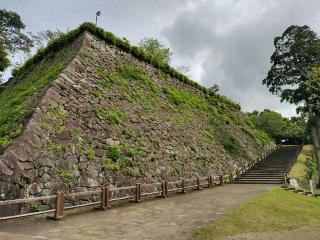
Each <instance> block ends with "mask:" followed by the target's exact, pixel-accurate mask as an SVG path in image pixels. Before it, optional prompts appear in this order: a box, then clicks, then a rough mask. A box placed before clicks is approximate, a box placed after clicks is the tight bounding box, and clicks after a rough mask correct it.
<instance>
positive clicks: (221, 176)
mask: <svg viewBox="0 0 320 240" xmlns="http://www.w3.org/2000/svg"><path fill="white" fill-rule="evenodd" d="M223 178H224V176H223V174H222V175H220V185H221V186H222V185H223V182H224V181H223Z"/></svg>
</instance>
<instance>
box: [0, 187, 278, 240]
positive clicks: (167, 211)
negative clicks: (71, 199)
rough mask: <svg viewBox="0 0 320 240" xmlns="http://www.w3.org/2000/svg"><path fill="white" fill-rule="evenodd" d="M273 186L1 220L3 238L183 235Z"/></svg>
mask: <svg viewBox="0 0 320 240" xmlns="http://www.w3.org/2000/svg"><path fill="white" fill-rule="evenodd" d="M273 187H275V186H274V185H250V184H248V185H239V184H238V185H237V184H231V185H225V186H223V187H216V188H214V189H203V190H201V191H193V192H190V193H188V194H175V195H174V196H172V197H169V198H167V199H155V200H151V201H145V202H142V203H139V204H133V203H131V204H126V205H124V206H121V207H114V208H111V209H110V210H107V211H93V210H91V209H90V210H89V211H88V210H87V211H86V212H82V213H81V214H69V215H67V217H66V218H65V219H64V220H62V221H59V222H56V221H52V220H47V219H45V218H44V217H42V218H29V219H25V220H23V221H10V222H6V223H3V222H2V223H0V224H1V225H0V239H1V240H13V239H19V240H31V239H50V240H54V239H55V240H56V239H59V240H60V239H63V240H71V239H72V240H73V239H77V240H100V239H104V240H106V239H107V240H109V239H110V240H111V239H112V240H113V239H121V240H123V239H128V240H135V239H137V240H138V239H139V240H142V239H148V240H149V239H150V240H164V239H170V240H177V239H185V238H186V237H187V236H189V234H190V233H191V231H192V230H193V229H195V228H196V227H200V226H204V225H206V224H209V223H211V222H212V221H214V220H217V219H218V218H219V217H220V216H222V215H223V214H224V213H225V212H226V211H228V210H231V209H233V208H235V207H237V206H239V205H240V204H241V203H243V202H245V201H246V200H248V199H250V198H253V197H255V196H257V195H259V194H261V193H263V192H265V191H267V190H268V189H271V188H273ZM67 213H68V212H67ZM239 239H242V238H239ZM244 239H246V238H244ZM250 239H254V238H250ZM262 239H264V238H262Z"/></svg>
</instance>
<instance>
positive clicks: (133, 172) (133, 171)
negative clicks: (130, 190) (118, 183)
mask: <svg viewBox="0 0 320 240" xmlns="http://www.w3.org/2000/svg"><path fill="white" fill-rule="evenodd" d="M126 174H127V175H128V176H130V177H138V176H140V170H139V168H137V167H127V168H126Z"/></svg>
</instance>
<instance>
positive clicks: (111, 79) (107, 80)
mask: <svg viewBox="0 0 320 240" xmlns="http://www.w3.org/2000/svg"><path fill="white" fill-rule="evenodd" d="M97 73H98V75H99V77H100V78H101V81H100V84H102V85H103V86H104V87H107V88H108V87H110V85H111V84H115V83H119V82H120V80H119V79H118V78H117V76H116V75H115V74H109V73H108V72H107V70H106V69H105V68H103V67H101V66H99V67H97Z"/></svg>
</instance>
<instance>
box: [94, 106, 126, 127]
mask: <svg viewBox="0 0 320 240" xmlns="http://www.w3.org/2000/svg"><path fill="white" fill-rule="evenodd" d="M93 110H94V112H95V113H96V115H97V117H98V118H100V119H103V120H106V121H107V122H109V123H110V124H120V123H121V122H122V120H123V117H124V114H123V113H122V112H121V111H119V110H105V109H103V108H101V107H99V106H96V107H94V109H93Z"/></svg>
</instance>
